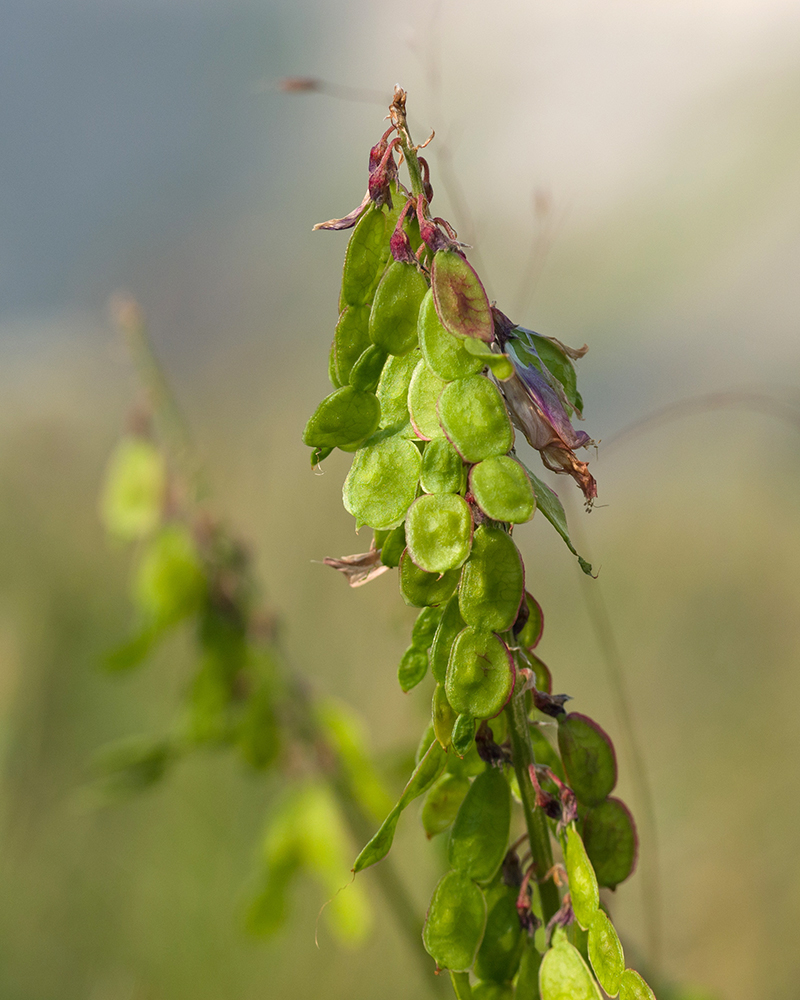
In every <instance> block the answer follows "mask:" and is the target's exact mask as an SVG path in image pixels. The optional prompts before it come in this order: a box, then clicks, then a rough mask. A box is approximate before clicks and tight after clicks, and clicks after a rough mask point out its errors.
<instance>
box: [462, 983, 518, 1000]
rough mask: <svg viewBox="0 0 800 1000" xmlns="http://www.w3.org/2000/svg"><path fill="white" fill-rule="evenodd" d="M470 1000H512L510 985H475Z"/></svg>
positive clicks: (512, 994) (512, 988)
mask: <svg viewBox="0 0 800 1000" xmlns="http://www.w3.org/2000/svg"><path fill="white" fill-rule="evenodd" d="M472 1000H514V987H513V986H512V985H511V983H475V985H474V986H473V987H472Z"/></svg>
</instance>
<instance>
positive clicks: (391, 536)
mask: <svg viewBox="0 0 800 1000" xmlns="http://www.w3.org/2000/svg"><path fill="white" fill-rule="evenodd" d="M405 549H406V526H405V523H403V524H398V526H397V527H396V528H392V530H391V531H390V532H389V533H388V535H387V536H386V540H385V541H384V543H383V545H382V546H381V562H382V563H383V565H384V566H389V567H390V568H391V569H394V568H395V567H396V566H399V565H400V559H401V557H402V555H403V553H404V552H405Z"/></svg>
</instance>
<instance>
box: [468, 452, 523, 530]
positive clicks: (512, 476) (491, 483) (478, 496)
mask: <svg viewBox="0 0 800 1000" xmlns="http://www.w3.org/2000/svg"><path fill="white" fill-rule="evenodd" d="M469 489H470V492H471V493H472V495H473V496H474V497H475V500H476V502H477V504H478V506H479V507H480V509H481V510H482V511H483V512H484V514H486V516H487V517H490V518H491V519H492V520H493V521H506V522H508V523H510V524H523V523H524V522H525V521H530V519H531V518H532V517H533V512H534V510H535V509H536V499H535V498H534V495H533V487H532V486H531V481H530V479H528V474H527V473H526V472H525V470H524V469H523V468H522V466H521V465H520V464H519V462H517V461H515V460H514V459H513V458H511V457H510V456H509V455H495V456H494V457H492V458H487V459H484V461H482V462H478V464H477V465H473V467H472V469H471V470H470V474H469Z"/></svg>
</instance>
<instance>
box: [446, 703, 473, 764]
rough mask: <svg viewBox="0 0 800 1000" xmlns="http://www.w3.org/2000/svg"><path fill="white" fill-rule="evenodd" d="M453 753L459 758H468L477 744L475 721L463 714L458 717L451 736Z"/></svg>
mask: <svg viewBox="0 0 800 1000" xmlns="http://www.w3.org/2000/svg"><path fill="white" fill-rule="evenodd" d="M451 742H452V744H453V751H454V753H455V754H456V756H457V757H466V755H467V754H468V753H469V751H470V749H471V748H472V746H473V744H474V743H475V719H473V717H472V716H471V715H468V714H467V713H465V712H462V713H461V714H460V715H457V716H456V721H455V722H454V723H453V732H452V735H451Z"/></svg>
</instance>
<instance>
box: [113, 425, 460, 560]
mask: <svg viewBox="0 0 800 1000" xmlns="http://www.w3.org/2000/svg"><path fill="white" fill-rule="evenodd" d="M460 464H461V462H460V459H459V465H460ZM166 489H167V463H166V461H165V459H164V455H163V454H162V453H161V451H160V450H159V449H158V448H157V447H156V446H155V445H154V444H153V442H152V441H148V440H146V439H145V438H141V437H126V438H123V439H122V440H121V441H120V442H119V443H118V444H117V446H116V448H115V449H114V451H113V453H112V455H111V458H110V459H109V461H108V466H107V468H106V475H105V483H104V484H103V495H102V497H101V499H100V515H101V517H102V519H103V523H104V525H105V527H106V530H107V531H108V532H109V533H110V534H112V535H115V536H116V537H117V538H121V539H123V540H124V541H133V540H134V539H138V538H145V537H146V536H147V535H149V534H150V533H151V532H153V531H154V530H155V529H156V528H157V527H158V524H159V522H160V520H161V514H162V508H163V506H164V498H165V495H166ZM429 492H430V491H429Z"/></svg>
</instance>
